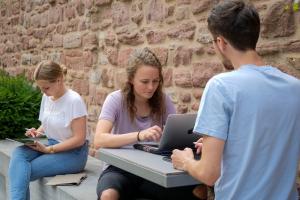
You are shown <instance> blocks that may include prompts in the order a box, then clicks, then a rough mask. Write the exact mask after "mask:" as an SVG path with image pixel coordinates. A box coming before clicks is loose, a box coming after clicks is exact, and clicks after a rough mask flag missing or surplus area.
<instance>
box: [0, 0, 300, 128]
mask: <svg viewBox="0 0 300 200" xmlns="http://www.w3.org/2000/svg"><path fill="white" fill-rule="evenodd" d="M217 2H218V0H0V66H1V68H4V69H5V70H6V71H8V72H9V73H11V74H13V75H15V74H19V73H22V72H24V71H25V73H26V75H27V76H28V77H32V73H33V70H34V67H35V66H36V64H37V63H38V62H39V61H41V60H43V59H52V60H54V61H56V62H58V63H63V64H65V65H66V66H67V67H68V69H69V70H68V75H67V84H68V86H70V87H71V88H73V89H74V90H76V91H78V92H79V93H80V94H81V95H82V96H83V97H84V99H85V101H86V103H87V105H88V110H89V128H90V130H91V133H93V132H94V129H95V123H96V121H97V117H98V115H99V112H100V109H101V105H102V103H103V101H104V99H105V97H106V95H107V94H108V93H109V92H111V91H113V90H117V89H119V88H120V86H122V84H123V83H124V77H125V74H124V67H125V66H126V62H127V59H128V55H129V54H130V52H131V51H132V50H133V49H134V48H137V47H144V46H150V48H151V49H153V51H154V52H156V53H157V55H158V56H159V59H160V61H161V63H162V64H163V66H164V67H163V68H164V78H165V87H166V92H167V93H168V94H170V96H171V98H172V100H173V101H174V103H176V106H177V110H178V112H179V113H186V112H196V111H197V109H198V106H199V101H200V98H201V94H202V91H203V87H204V86H205V84H206V82H207V80H208V79H209V78H210V77H212V76H213V75H214V74H216V73H220V72H222V67H221V64H220V63H219V61H218V59H217V57H216V55H215V51H214V49H213V46H212V44H211V43H209V39H210V34H209V32H208V30H207V28H206V16H207V14H208V12H209V10H210V9H211V7H212V6H213V5H214V4H216V3H217ZM252 2H253V3H254V4H255V6H256V7H257V9H258V11H259V13H260V16H261V19H262V29H261V38H260V40H259V43H258V48H257V50H258V51H259V53H260V54H261V55H262V56H263V57H264V59H265V60H266V62H267V63H269V64H274V65H276V66H278V67H279V68H280V69H282V70H284V71H286V72H288V73H290V74H292V75H294V76H296V77H298V78H299V77H300V54H299V52H300V26H299V24H300V12H299V10H297V9H294V10H293V8H292V4H291V3H292V1H291V0H290V1H289V0H281V1H278V0H264V1H259V0H253V1H252Z"/></svg>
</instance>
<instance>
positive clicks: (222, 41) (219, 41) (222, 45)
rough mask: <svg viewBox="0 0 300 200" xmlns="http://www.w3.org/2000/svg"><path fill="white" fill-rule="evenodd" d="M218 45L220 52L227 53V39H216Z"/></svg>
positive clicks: (220, 37)
mask: <svg viewBox="0 0 300 200" xmlns="http://www.w3.org/2000/svg"><path fill="white" fill-rule="evenodd" d="M216 43H217V45H218V47H219V50H220V51H221V52H222V53H224V51H226V48H227V45H228V42H227V41H226V39H225V38H224V37H222V36H219V37H217V39H216Z"/></svg>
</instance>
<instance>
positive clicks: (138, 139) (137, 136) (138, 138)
mask: <svg viewBox="0 0 300 200" xmlns="http://www.w3.org/2000/svg"><path fill="white" fill-rule="evenodd" d="M140 132H141V131H139V132H138V134H137V135H136V138H137V141H138V142H140V141H141V140H140V137H139V136H140Z"/></svg>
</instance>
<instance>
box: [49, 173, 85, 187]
mask: <svg viewBox="0 0 300 200" xmlns="http://www.w3.org/2000/svg"><path fill="white" fill-rule="evenodd" d="M86 177H87V174H86V173H78V174H64V175H56V176H54V177H53V178H52V179H51V180H50V181H48V183H46V185H52V186H55V185H80V183H81V182H82V181H83V180H84V179H85V178H86Z"/></svg>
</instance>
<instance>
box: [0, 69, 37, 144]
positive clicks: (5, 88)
mask: <svg viewBox="0 0 300 200" xmlns="http://www.w3.org/2000/svg"><path fill="white" fill-rule="evenodd" d="M41 97H42V94H41V92H40V90H39V89H38V88H36V87H33V84H32V82H30V81H28V80H27V79H26V78H25V76H24V75H19V76H16V77H12V76H9V75H8V74H7V73H6V72H4V71H1V70H0V127H1V129H0V139H4V138H20V137H24V133H25V127H28V128H30V127H38V126H39V124H40V122H39V121H38V114H39V108H40V102H41Z"/></svg>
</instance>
